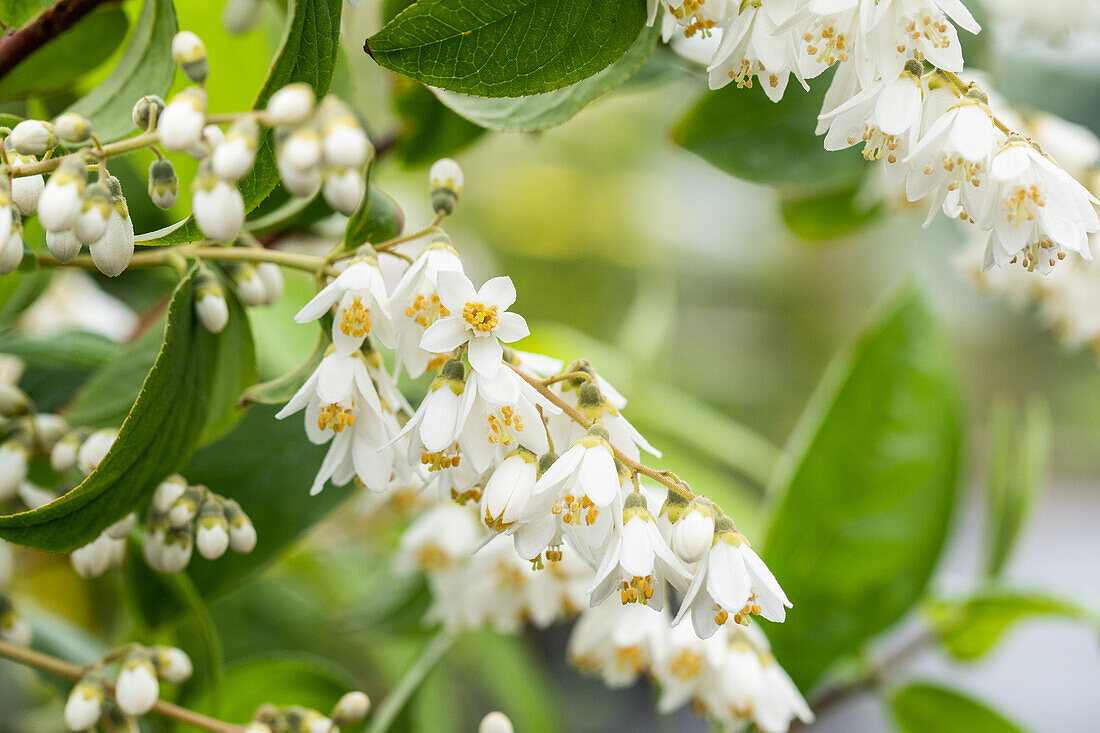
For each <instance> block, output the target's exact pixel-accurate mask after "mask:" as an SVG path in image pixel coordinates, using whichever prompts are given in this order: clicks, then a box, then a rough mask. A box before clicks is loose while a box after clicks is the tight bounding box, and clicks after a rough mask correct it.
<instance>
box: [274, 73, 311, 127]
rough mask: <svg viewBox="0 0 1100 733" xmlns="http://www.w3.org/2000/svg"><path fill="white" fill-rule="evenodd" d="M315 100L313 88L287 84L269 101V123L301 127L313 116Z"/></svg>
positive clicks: (306, 85)
mask: <svg viewBox="0 0 1100 733" xmlns="http://www.w3.org/2000/svg"><path fill="white" fill-rule="evenodd" d="M314 100H315V97H314V94H313V87H311V86H309V85H308V84H302V83H295V84H287V85H286V86H285V87H283V88H282V89H280V90H279V91H277V92H275V93H274V94H272V95H271V99H269V100H268V102H267V110H266V112H267V119H268V122H270V124H272V125H279V126H282V127H295V126H297V125H301V124H303V123H304V122H306V121H307V120H309V118H310V117H311V116H312V115H313V104H314Z"/></svg>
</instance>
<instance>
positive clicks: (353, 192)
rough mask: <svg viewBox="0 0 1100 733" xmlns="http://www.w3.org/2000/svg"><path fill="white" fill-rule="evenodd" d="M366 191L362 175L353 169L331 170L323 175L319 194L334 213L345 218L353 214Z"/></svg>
mask: <svg viewBox="0 0 1100 733" xmlns="http://www.w3.org/2000/svg"><path fill="white" fill-rule="evenodd" d="M366 190H367V184H366V181H364V180H363V174H362V173H360V172H359V171H358V170H356V169H354V168H332V169H329V170H328V171H326V172H325V174H324V185H323V186H322V188H321V193H322V194H323V195H324V197H325V201H326V202H327V203H328V205H329V206H331V207H332V208H333V209H335V210H336V211H338V212H340V213H341V214H345V215H347V216H351V215H352V214H354V213H355V210H356V209H358V208H359V204H360V202H362V200H363V194H364V193H365V192H366Z"/></svg>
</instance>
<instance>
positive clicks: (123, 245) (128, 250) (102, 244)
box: [88, 200, 134, 277]
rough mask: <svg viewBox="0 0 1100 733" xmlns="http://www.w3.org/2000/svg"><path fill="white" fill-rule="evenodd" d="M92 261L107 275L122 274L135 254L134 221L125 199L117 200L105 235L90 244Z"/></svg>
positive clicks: (108, 220)
mask: <svg viewBox="0 0 1100 733" xmlns="http://www.w3.org/2000/svg"><path fill="white" fill-rule="evenodd" d="M88 251H89V252H91V254H92V262H93V263H95V266H96V268H97V269H98V270H99V271H100V272H102V273H103V274H104V275H106V276H107V277H115V276H116V275H121V274H122V272H123V271H124V270H125V269H126V267H127V266H128V265H129V264H130V260H131V259H132V258H133V256H134V223H133V222H132V221H131V220H130V213H129V211H128V210H127V209H126V202H125V201H121V200H120V201H116V202H115V203H114V205H113V206H112V207H111V213H110V215H109V216H108V217H107V226H106V228H105V230H104V232H103V236H101V237H99V239H97V240H95V241H94V242H91V243H90V244H89V245H88Z"/></svg>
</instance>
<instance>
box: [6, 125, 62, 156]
mask: <svg viewBox="0 0 1100 733" xmlns="http://www.w3.org/2000/svg"><path fill="white" fill-rule="evenodd" d="M7 141H8V142H9V143H11V145H12V147H13V148H15V150H16V151H17V152H18V153H19V154H21V155H42V154H43V153H45V152H46V151H47V150H49V149H50V148H52V147H53V146H54V145H56V144H57V136H56V135H55V134H54V129H53V125H51V124H50V123H48V122H43V121H42V120H23V121H22V122H20V123H19V124H17V125H16V126H15V127H14V128H12V131H11V134H10V135H8V140H7Z"/></svg>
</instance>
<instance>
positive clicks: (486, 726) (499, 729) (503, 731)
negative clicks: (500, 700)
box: [477, 711, 515, 733]
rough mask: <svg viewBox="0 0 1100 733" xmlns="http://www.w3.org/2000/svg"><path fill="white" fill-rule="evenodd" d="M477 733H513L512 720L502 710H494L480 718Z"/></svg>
mask: <svg viewBox="0 0 1100 733" xmlns="http://www.w3.org/2000/svg"><path fill="white" fill-rule="evenodd" d="M477 733H515V728H513V727H512V721H511V720H509V719H508V716H507V715H505V714H504V713H502V712H499V711H494V712H492V713H489V714H488V715H486V716H485V717H484V718H482V719H481V724H480V725H478V727H477Z"/></svg>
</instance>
